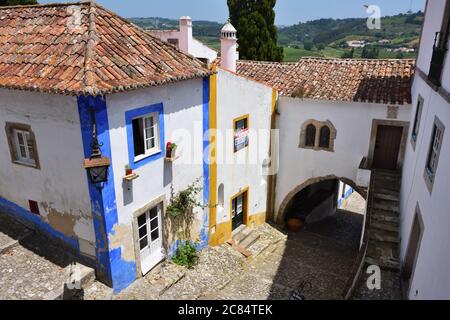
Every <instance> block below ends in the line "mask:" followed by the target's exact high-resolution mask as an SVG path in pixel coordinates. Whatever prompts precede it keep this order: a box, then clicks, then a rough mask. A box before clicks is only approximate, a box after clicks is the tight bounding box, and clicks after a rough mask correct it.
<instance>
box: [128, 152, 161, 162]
mask: <svg viewBox="0 0 450 320" xmlns="http://www.w3.org/2000/svg"><path fill="white" fill-rule="evenodd" d="M158 154H161V150H159V151H155V152H153V153H149V154H145V155H140V156H137V157H135V158H134V163H139V162H141V161H144V160H146V159H148V158H150V157H154V156H156V155H158Z"/></svg>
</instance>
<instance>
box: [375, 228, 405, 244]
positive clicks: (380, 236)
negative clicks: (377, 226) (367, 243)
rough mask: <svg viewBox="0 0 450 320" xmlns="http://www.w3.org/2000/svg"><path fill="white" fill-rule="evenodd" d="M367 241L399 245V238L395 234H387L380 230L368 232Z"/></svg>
mask: <svg viewBox="0 0 450 320" xmlns="http://www.w3.org/2000/svg"><path fill="white" fill-rule="evenodd" d="M369 233H370V234H369V239H371V240H374V241H379V242H389V243H394V244H400V238H399V235H398V233H396V232H388V231H382V230H370V232H369Z"/></svg>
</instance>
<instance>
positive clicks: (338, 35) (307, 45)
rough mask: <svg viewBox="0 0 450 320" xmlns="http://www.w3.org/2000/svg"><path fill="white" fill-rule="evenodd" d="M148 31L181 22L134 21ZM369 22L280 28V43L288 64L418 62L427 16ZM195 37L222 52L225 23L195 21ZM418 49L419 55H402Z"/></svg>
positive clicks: (312, 23)
mask: <svg viewBox="0 0 450 320" xmlns="http://www.w3.org/2000/svg"><path fill="white" fill-rule="evenodd" d="M130 21H132V22H133V23H135V24H137V25H139V26H141V27H143V28H146V29H177V28H178V20H171V19H164V18H131V19H130ZM366 21H367V19H364V18H350V19H319V20H313V21H308V22H304V23H298V24H296V25H293V26H289V27H280V28H279V30H278V42H279V43H280V45H282V46H283V47H284V48H285V61H297V60H298V59H300V58H301V57H304V56H314V57H343V56H353V57H354V58H360V57H369V58H371V57H378V58H415V57H416V51H417V50H416V49H417V47H418V44H419V37H420V30H421V27H422V23H423V13H422V12H420V11H419V12H417V13H411V14H399V15H396V16H391V17H383V18H382V20H381V25H382V29H381V30H369V29H368V28H367V25H366ZM193 24H194V28H193V33H194V36H195V37H197V38H198V39H199V40H201V41H203V42H205V43H206V44H208V45H210V46H212V47H214V48H216V49H219V48H220V40H219V35H220V29H221V27H222V24H221V23H217V22H211V21H194V22H193ZM352 40H359V41H364V42H365V45H366V49H365V50H363V49H362V48H354V49H353V53H352V48H350V47H349V44H348V41H352ZM406 49H415V52H400V51H399V50H403V51H406ZM363 51H364V52H363Z"/></svg>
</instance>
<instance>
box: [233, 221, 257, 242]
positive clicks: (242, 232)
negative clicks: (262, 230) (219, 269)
mask: <svg viewBox="0 0 450 320" xmlns="http://www.w3.org/2000/svg"><path fill="white" fill-rule="evenodd" d="M251 233H252V230H251V229H249V228H247V226H244V225H242V226H240V227H239V228H238V229H236V230H235V232H233V240H234V241H235V242H236V243H237V244H240V243H241V242H242V241H245V239H247V237H249V236H250V235H251Z"/></svg>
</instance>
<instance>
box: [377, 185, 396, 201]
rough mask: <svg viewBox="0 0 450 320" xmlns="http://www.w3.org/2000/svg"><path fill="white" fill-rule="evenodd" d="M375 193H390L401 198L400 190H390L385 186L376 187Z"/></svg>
mask: <svg viewBox="0 0 450 320" xmlns="http://www.w3.org/2000/svg"><path fill="white" fill-rule="evenodd" d="M373 192H374V193H375V194H380V195H390V196H392V197H397V198H399V199H400V191H399V190H389V189H385V188H375V189H374V191H373Z"/></svg>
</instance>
